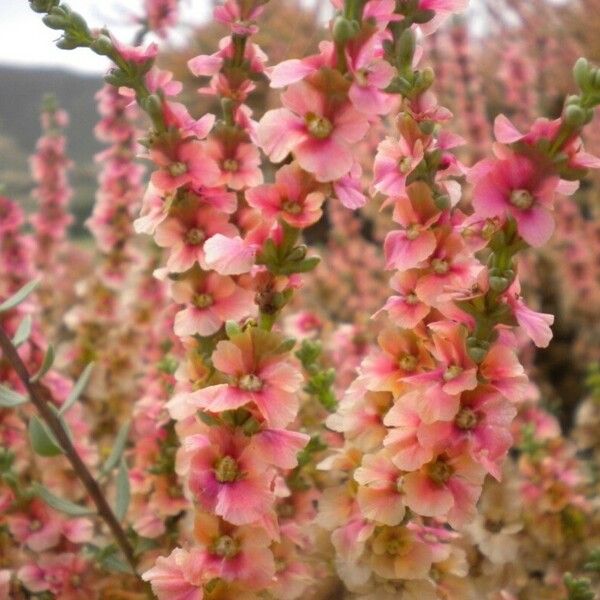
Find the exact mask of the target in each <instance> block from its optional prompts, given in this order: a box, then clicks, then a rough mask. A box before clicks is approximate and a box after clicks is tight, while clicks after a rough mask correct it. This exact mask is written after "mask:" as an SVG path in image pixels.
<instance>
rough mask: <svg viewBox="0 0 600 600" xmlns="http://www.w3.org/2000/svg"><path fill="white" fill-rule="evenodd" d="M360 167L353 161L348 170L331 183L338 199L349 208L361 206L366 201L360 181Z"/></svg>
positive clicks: (354, 208) (353, 208)
mask: <svg viewBox="0 0 600 600" xmlns="http://www.w3.org/2000/svg"><path fill="white" fill-rule="evenodd" d="M361 175H362V169H361V167H360V165H359V164H358V163H354V164H353V165H352V168H351V169H350V172H349V173H348V174H347V175H344V176H343V177H342V178H341V179H338V180H337V181H336V182H334V184H333V190H334V192H335V195H336V196H337V198H338V199H339V201H340V202H341V203H342V204H343V205H344V206H345V207H346V208H349V209H350V210H356V209H357V208H361V207H362V206H364V205H365V204H366V203H367V196H366V195H365V193H364V191H363V185H362V181H361Z"/></svg>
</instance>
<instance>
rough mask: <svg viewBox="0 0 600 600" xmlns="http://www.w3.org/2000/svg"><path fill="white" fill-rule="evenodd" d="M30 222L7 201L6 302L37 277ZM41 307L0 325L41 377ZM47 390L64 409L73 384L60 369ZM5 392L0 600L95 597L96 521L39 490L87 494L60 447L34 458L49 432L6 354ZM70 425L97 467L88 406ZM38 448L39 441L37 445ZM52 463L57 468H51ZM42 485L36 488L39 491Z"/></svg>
mask: <svg viewBox="0 0 600 600" xmlns="http://www.w3.org/2000/svg"><path fill="white" fill-rule="evenodd" d="M24 222H25V217H24V214H23V212H22V210H21V209H20V208H19V207H18V205H17V204H16V203H14V202H12V201H11V200H9V199H8V198H6V197H2V198H0V232H1V237H0V240H1V241H0V282H1V284H0V299H1V300H2V301H4V300H6V299H7V298H9V297H11V296H12V294H14V293H15V292H16V291H17V290H18V289H19V288H21V287H22V286H23V285H24V284H26V283H27V282H28V281H30V280H31V279H32V278H33V276H34V274H35V272H36V269H35V260H34V259H35V251H34V250H35V242H34V238H32V237H30V236H28V235H25V234H23V233H22V231H21V228H22V226H23V224H24ZM39 311H40V306H39V304H38V303H37V302H35V300H31V299H28V300H27V301H26V302H23V303H21V304H19V305H18V306H16V307H15V308H12V309H10V310H7V311H5V312H0V327H2V330H3V331H5V332H7V333H8V334H9V335H11V336H12V337H13V340H15V342H14V343H15V344H16V345H17V346H18V347H19V353H20V355H21V356H22V359H23V361H24V362H25V363H26V365H27V366H28V367H29V368H30V369H31V372H34V373H35V372H36V371H37V370H38V369H40V368H41V365H42V364H43V360H44V346H45V339H44V335H43V333H42V332H41V330H40V328H39V326H38V325H35V324H32V316H33V315H34V314H36V313H39ZM45 385H46V386H47V388H48V390H49V393H51V395H52V397H53V398H54V400H55V401H56V405H55V406H56V409H57V410H58V409H59V408H60V407H61V405H62V404H64V403H65V401H66V399H67V397H68V396H69V394H70V392H71V390H72V387H73V384H72V382H71V381H70V380H68V379H67V378H66V377H64V376H62V375H61V374H60V373H58V372H57V371H54V370H52V371H50V372H48V373H47V374H46V378H45ZM0 386H2V391H3V392H4V391H5V390H7V389H9V388H10V390H14V392H13V393H14V394H15V395H14V396H11V397H9V401H10V399H11V398H12V402H8V403H6V399H5V398H4V397H3V403H2V404H1V405H0V441H1V445H0V507H1V511H0V512H1V516H0V525H2V527H3V529H4V530H5V531H6V534H5V535H3V536H2V537H1V538H0V552H1V554H2V558H3V560H2V570H0V575H1V576H0V597H1V598H13V597H18V595H17V594H20V593H21V592H20V591H19V590H22V589H23V588H25V589H26V590H28V591H29V592H30V593H42V592H47V593H52V594H54V595H55V596H56V597H61V598H69V599H72V600H76V599H79V598H84V597H89V594H90V591H91V590H92V589H93V585H94V581H95V579H96V577H95V575H94V574H93V573H92V572H90V571H89V562H88V561H87V560H86V559H85V558H83V556H80V555H79V553H80V551H81V549H82V548H83V545H84V544H86V543H87V542H89V541H90V540H91V538H92V536H93V533H94V527H93V524H92V521H90V519H89V518H87V517H82V516H67V515H64V514H62V513H60V512H58V511H57V510H55V509H54V508H52V507H51V506H49V505H48V504H47V503H46V501H45V500H44V498H43V497H40V496H39V494H38V492H37V490H38V489H39V486H40V484H41V485H43V486H46V488H47V489H49V490H52V491H53V492H54V493H56V494H60V495H62V494H65V495H66V492H67V490H68V494H69V495H70V497H72V498H73V499H77V498H78V497H79V495H80V494H81V489H80V488H79V486H77V484H76V480H75V479H74V477H73V473H72V471H71V470H70V469H69V468H68V464H67V463H66V461H64V460H59V459H52V458H50V457H52V456H54V455H55V454H56V452H54V450H55V449H56V447H55V446H54V447H53V446H52V445H50V446H48V445H46V446H43V447H38V448H37V451H38V455H37V456H36V455H32V453H31V452H30V451H29V445H28V443H27V436H28V434H27V431H29V437H30V440H32V439H33V438H32V435H33V434H32V433H31V431H32V429H35V428H36V427H37V428H39V427H42V425H41V423H40V421H39V420H38V418H37V417H36V416H34V414H33V412H32V411H31V410H30V408H29V407H28V406H23V407H21V400H20V398H21V394H22V393H23V392H24V390H23V385H22V383H21V382H20V381H19V379H18V378H17V377H16V375H15V374H14V372H13V371H12V369H10V368H9V365H8V362H7V360H6V359H5V357H4V356H3V357H2V359H0ZM15 406H18V407H19V408H18V411H16V410H15ZM64 419H65V422H66V423H68V426H69V428H70V429H71V431H72V432H73V433H75V434H76V436H77V441H76V446H77V449H78V452H79V453H80V455H81V456H83V457H84V458H85V460H86V461H89V462H90V463H94V462H95V460H96V459H97V456H96V453H95V451H94V449H93V447H92V446H91V445H90V442H89V433H90V432H89V427H88V426H87V424H86V422H85V418H84V413H83V409H82V407H81V405H76V406H73V407H71V408H69V410H68V411H65V413H64ZM31 443H33V442H31ZM50 461H52V468H49V465H50ZM34 482H35V486H38V487H34V485H33V484H34Z"/></svg>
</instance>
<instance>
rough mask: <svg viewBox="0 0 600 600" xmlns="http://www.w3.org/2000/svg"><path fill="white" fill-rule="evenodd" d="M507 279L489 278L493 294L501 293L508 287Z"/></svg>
mask: <svg viewBox="0 0 600 600" xmlns="http://www.w3.org/2000/svg"><path fill="white" fill-rule="evenodd" d="M509 283H510V282H509V281H508V279H506V277H493V276H492V277H490V287H491V288H492V289H493V290H494V291H495V292H503V291H505V290H506V288H507V287H508V285H509Z"/></svg>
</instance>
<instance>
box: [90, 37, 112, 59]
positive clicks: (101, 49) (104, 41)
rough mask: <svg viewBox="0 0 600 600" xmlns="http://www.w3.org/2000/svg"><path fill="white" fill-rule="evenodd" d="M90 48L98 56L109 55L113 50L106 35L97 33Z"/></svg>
mask: <svg viewBox="0 0 600 600" xmlns="http://www.w3.org/2000/svg"><path fill="white" fill-rule="evenodd" d="M90 48H91V49H92V50H93V51H94V52H95V53H96V54H99V55H100V56H110V55H111V53H112V51H113V44H112V41H111V39H110V38H109V37H108V36H107V35H99V36H98V37H97V38H96V39H95V40H94V41H93V42H92V45H91V46H90Z"/></svg>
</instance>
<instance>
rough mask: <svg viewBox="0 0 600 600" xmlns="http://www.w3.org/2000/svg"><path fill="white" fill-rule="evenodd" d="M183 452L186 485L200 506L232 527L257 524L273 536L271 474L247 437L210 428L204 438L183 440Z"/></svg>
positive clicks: (198, 436) (190, 437) (192, 437)
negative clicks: (187, 464)
mask: <svg viewBox="0 0 600 600" xmlns="http://www.w3.org/2000/svg"><path fill="white" fill-rule="evenodd" d="M183 452H184V454H185V455H186V458H187V460H188V461H189V472H188V485H189V488H190V491H191V492H192V494H193V496H194V499H195V500H196V501H197V502H199V503H200V505H201V506H203V507H204V508H205V509H206V510H210V511H211V512H214V513H215V514H216V515H218V516H220V517H223V518H224V519H225V520H227V521H229V522H230V523H232V524H234V525H248V524H251V523H257V524H260V525H263V526H265V527H266V528H267V529H268V530H269V532H270V533H271V534H272V535H273V536H274V537H275V536H276V535H277V533H276V529H275V530H274V529H273V526H272V523H273V508H272V506H273V502H274V500H275V497H274V495H273V493H272V490H271V484H272V482H273V477H274V471H273V470H272V469H270V468H268V467H267V466H266V465H265V463H264V462H262V460H260V458H259V457H258V455H257V452H256V448H255V446H254V445H253V444H252V443H251V438H249V437H248V436H246V435H244V434H243V433H242V432H241V431H239V430H236V431H231V430H229V429H226V428H223V427H211V428H210V430H209V432H208V434H207V435H201V434H198V435H191V436H188V437H187V438H185V439H184V441H183ZM269 523H271V525H269Z"/></svg>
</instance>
